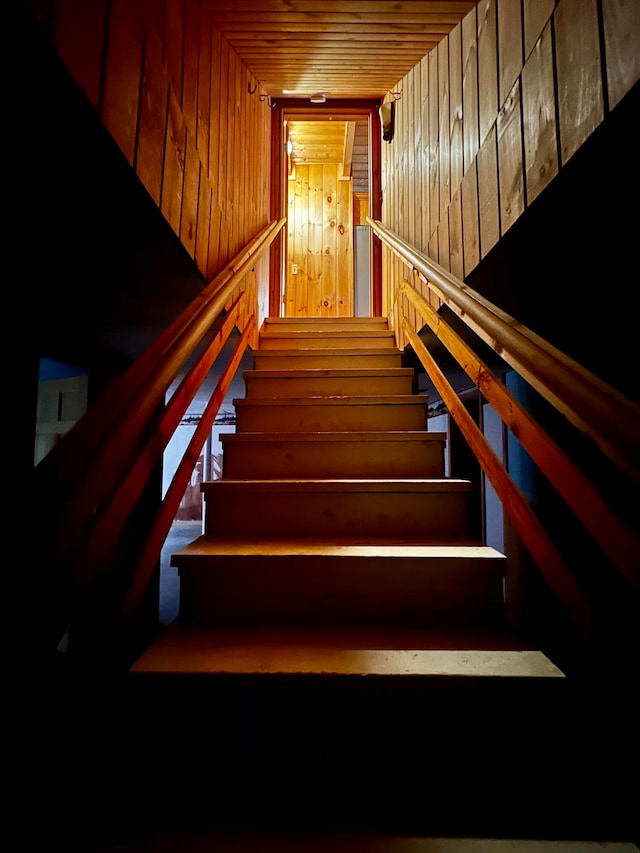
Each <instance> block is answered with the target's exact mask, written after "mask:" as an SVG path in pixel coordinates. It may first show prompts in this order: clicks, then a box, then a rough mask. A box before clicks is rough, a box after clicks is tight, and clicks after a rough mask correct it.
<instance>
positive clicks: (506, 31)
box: [497, 0, 523, 108]
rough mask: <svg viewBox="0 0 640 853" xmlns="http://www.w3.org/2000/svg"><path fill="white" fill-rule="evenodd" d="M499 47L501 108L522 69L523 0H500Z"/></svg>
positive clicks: (499, 102)
mask: <svg viewBox="0 0 640 853" xmlns="http://www.w3.org/2000/svg"><path fill="white" fill-rule="evenodd" d="M497 47H498V108H501V107H502V105H503V104H504V102H505V101H506V99H507V98H508V97H509V93H510V92H511V90H512V89H513V84H514V83H515V82H516V79H517V78H518V76H519V74H520V71H521V70H522V63H523V58H522V6H521V0H499V4H498V44H497Z"/></svg>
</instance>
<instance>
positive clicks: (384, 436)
mask: <svg viewBox="0 0 640 853" xmlns="http://www.w3.org/2000/svg"><path fill="white" fill-rule="evenodd" d="M446 438H447V434H446V432H427V431H426V430H396V431H391V430H381V431H374V430H372V431H371V432H320V433H319V432H251V431H247V432H227V433H222V434H221V435H220V441H221V443H223V444H224V443H226V442H251V441H282V442H285V441H329V442H331V441H357V442H361V441H436V442H437V441H446Z"/></svg>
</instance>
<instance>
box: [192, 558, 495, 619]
mask: <svg viewBox="0 0 640 853" xmlns="http://www.w3.org/2000/svg"><path fill="white" fill-rule="evenodd" d="M193 562H195V563H196V565H192V563H193ZM179 575H180V616H181V617H182V618H185V619H187V620H188V621H189V622H197V623H202V624H214V623H218V624H220V623H225V624H229V623H233V622H236V621H237V622H243V621H246V620H247V619H257V620H259V621H267V622H278V621H280V620H283V619H284V620H289V621H300V620H302V621H304V620H306V619H308V620H314V619H315V620H318V619H320V620H323V621H324V620H325V619H329V620H336V621H339V620H348V619H351V618H353V619H359V620H362V619H364V620H367V619H375V618H378V617H385V618H388V619H398V618H401V617H405V618H409V617H414V618H415V617H420V618H421V619H422V618H426V619H429V620H431V622H432V624H433V623H434V622H438V623H439V624H441V623H443V622H444V623H451V622H454V623H460V621H461V620H465V621H469V620H474V621H480V620H482V619H488V618H491V617H497V616H498V614H499V613H500V611H501V609H502V575H503V561H502V559H496V560H490V559H474V558H453V557H452V558H437V559H436V558H434V559H407V558H380V559H376V558H374V557H364V558H360V559H358V558H353V557H351V558H346V559H344V558H331V557H309V556H288V557H270V556H264V557H259V556H250V557H235V558H229V557H219V558H215V557H213V558H212V557H209V558H208V561H207V563H206V565H202V561H200V565H198V560H197V559H196V560H195V561H189V560H186V561H184V565H182V566H181V567H180V570H179Z"/></svg>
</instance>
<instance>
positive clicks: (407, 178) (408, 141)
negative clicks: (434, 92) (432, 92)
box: [403, 69, 416, 246]
mask: <svg viewBox="0 0 640 853" xmlns="http://www.w3.org/2000/svg"><path fill="white" fill-rule="evenodd" d="M403 98H404V110H403V112H404V113H405V115H406V120H405V142H404V145H403V148H404V151H405V172H404V184H405V186H406V199H407V240H408V241H409V243H411V245H412V246H415V244H416V195H415V185H416V161H415V125H416V117H415V81H414V74H413V69H412V70H411V71H410V72H409V74H407V78H406V87H405V89H404V93H403Z"/></svg>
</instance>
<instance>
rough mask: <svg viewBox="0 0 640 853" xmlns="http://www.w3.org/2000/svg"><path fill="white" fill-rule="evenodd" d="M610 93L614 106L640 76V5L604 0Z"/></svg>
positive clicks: (623, 1)
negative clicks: (639, 45)
mask: <svg viewBox="0 0 640 853" xmlns="http://www.w3.org/2000/svg"><path fill="white" fill-rule="evenodd" d="M602 16H603V20H604V39H605V56H606V63H607V94H608V98H609V108H610V109H613V108H614V107H615V106H616V105H617V104H619V103H620V101H621V100H622V99H623V98H624V96H625V95H626V94H627V92H628V91H629V90H630V89H631V87H632V86H634V85H635V84H636V83H637V82H638V80H640V51H638V42H639V41H640V5H639V4H638V3H634V2H625V0H603V3H602Z"/></svg>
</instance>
